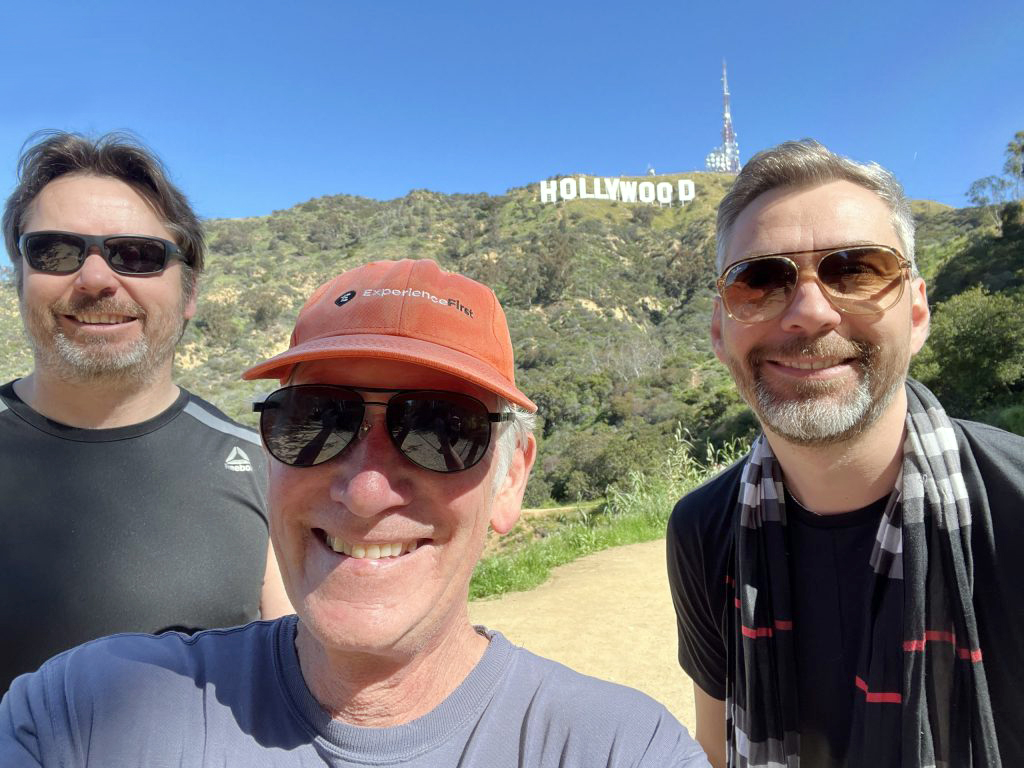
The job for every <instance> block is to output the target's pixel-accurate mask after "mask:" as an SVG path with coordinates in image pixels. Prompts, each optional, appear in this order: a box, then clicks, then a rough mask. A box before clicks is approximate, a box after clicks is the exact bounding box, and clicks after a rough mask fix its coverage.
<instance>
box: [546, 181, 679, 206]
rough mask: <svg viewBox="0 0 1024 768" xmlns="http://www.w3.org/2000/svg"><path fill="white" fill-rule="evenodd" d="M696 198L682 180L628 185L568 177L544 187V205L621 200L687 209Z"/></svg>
mask: <svg viewBox="0 0 1024 768" xmlns="http://www.w3.org/2000/svg"><path fill="white" fill-rule="evenodd" d="M696 196H697V190H696V189H695V188H694V186H693V182H692V181H690V180H689V179H679V181H677V182H676V183H675V184H672V183H671V182H669V181H657V182H655V181H627V180H626V179H610V178H608V177H606V176H605V177H600V176H599V177H595V178H590V177H587V176H578V177H575V178H574V177H572V176H566V177H565V178H564V179H554V180H551V181H542V182H541V183H540V201H541V202H542V203H554V202H557V201H558V200H617V201H620V202H623V203H658V204H659V205H672V203H675V202H678V203H679V204H680V205H685V204H686V203H688V202H690V201H691V200H693V198H694V197H696Z"/></svg>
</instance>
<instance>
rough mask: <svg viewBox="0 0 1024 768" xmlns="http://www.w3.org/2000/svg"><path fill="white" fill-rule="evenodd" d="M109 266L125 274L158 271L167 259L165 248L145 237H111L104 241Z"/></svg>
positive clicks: (161, 244)
mask: <svg viewBox="0 0 1024 768" xmlns="http://www.w3.org/2000/svg"><path fill="white" fill-rule="evenodd" d="M105 244H106V246H107V250H108V253H109V254H110V258H109V262H108V263H109V264H110V268H111V269H113V270H114V271H115V272H122V273H124V274H126V275H145V274H152V273H154V272H160V271H161V270H162V269H163V268H164V264H165V262H166V261H167V248H166V247H165V246H164V244H163V243H161V242H160V241H159V240H151V239H149V238H146V237H112V238H110V239H108V240H107V241H106V243H105Z"/></svg>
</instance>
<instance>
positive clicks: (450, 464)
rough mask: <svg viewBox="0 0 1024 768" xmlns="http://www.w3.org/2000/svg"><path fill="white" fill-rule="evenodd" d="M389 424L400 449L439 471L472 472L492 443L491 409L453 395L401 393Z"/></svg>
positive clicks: (391, 406) (390, 412) (390, 409)
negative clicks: (469, 470)
mask: <svg viewBox="0 0 1024 768" xmlns="http://www.w3.org/2000/svg"><path fill="white" fill-rule="evenodd" d="M387 423H388V431H389V432H390V433H391V439H392V440H393V441H394V443H395V445H396V446H397V447H398V450H400V451H401V452H402V453H403V454H405V456H406V457H407V458H408V459H409V460H410V461H412V462H413V463H414V464H418V465H419V466H421V467H423V468H424V469H432V470H434V471H435V472H458V471H459V470H462V469H469V468H470V467H472V466H473V465H474V464H476V463H477V462H479V461H480V459H482V458H483V456H484V453H486V451H487V446H488V444H489V443H490V441H491V422H490V419H489V417H488V412H487V407H486V406H485V405H484V404H483V403H481V402H480V401H479V400H477V399H475V398H472V397H469V396H468V395H459V394H456V393H453V392H412V393H403V394H400V395H398V396H396V397H394V398H392V399H391V401H390V402H389V403H388V409H387Z"/></svg>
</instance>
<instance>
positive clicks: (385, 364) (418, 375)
mask: <svg viewBox="0 0 1024 768" xmlns="http://www.w3.org/2000/svg"><path fill="white" fill-rule="evenodd" d="M291 383H292V384H338V385H341V386H346V387H352V388H354V389H359V388H361V387H376V388H380V389H440V390H444V391H447V392H461V393H463V394H466V395H472V396H473V397H475V398H476V399H477V400H480V401H481V402H483V403H484V404H486V405H487V407H488V408H494V407H495V405H496V404H497V397H496V396H495V395H494V394H493V393H492V392H489V391H488V390H486V389H483V388H482V387H478V386H477V385H476V384H473V383H472V382H469V381H466V380H465V379H462V378H459V377H458V376H454V375H452V374H450V373H445V372H444V371H438V370H435V369H433V368H427V367H426V366H423V365H416V364H415V363H405V362H401V361H398V360H375V359H371V358H338V359H335V360H314V361H312V362H308V363H299V364H298V365H297V366H296V367H295V373H294V375H293V376H292V381H291Z"/></svg>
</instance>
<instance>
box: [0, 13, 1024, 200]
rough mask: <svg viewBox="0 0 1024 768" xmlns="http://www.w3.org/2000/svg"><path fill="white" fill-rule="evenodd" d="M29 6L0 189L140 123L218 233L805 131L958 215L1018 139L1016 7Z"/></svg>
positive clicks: (16, 62)
mask: <svg viewBox="0 0 1024 768" xmlns="http://www.w3.org/2000/svg"><path fill="white" fill-rule="evenodd" d="M719 6H720V4H719V3H714V4H712V3H710V2H707V3H703V2H702V3H695V2H683V1H681V0H677V2H667V1H662V0H651V1H649V2H643V3H636V4H632V3H625V2H621V1H620V2H598V1H597V0H591V1H590V2H556V1H555V0H549V1H547V2H533V0H525V1H521V2H516V3H503V4H498V3H485V2H479V1H478V2H470V1H468V0H467V1H466V2H444V1H443V0H435V1H434V2H422V0H421V1H420V2H412V1H409V2H404V1H403V2H386V1H384V0H377V1H376V2H369V1H367V2H361V3H355V2H345V1H343V0H333V1H331V2H327V1H324V2H301V1H298V0H297V1H296V2H293V3H287V4H286V3H284V2H280V1H278V2H262V0H249V1H248V2H244V3H243V2H220V1H219V0H207V1H206V2H194V1H193V0H180V1H179V2H175V3H144V2H138V1H137V0H136V1H135V2H115V1H113V0H109V1H108V0H103V1H99V2H74V3H71V2H38V3H27V2H25V3H18V4H14V3H13V2H8V3H4V4H3V5H2V10H0V104H2V105H3V106H2V107H0V192H2V193H3V194H5V195H6V194H7V193H8V192H9V191H10V189H11V187H12V186H13V183H14V167H15V162H16V159H17V155H18V150H19V148H20V146H21V144H22V142H24V140H25V139H26V137H27V136H28V135H29V134H30V133H31V132H33V131H35V130H39V129H43V128H64V129H69V130H76V131H81V132H86V133H99V132H104V131H109V130H122V129H129V130H132V131H134V132H135V133H136V134H138V135H139V136H140V137H141V138H142V139H143V140H144V141H145V142H147V143H148V144H149V145H150V146H151V147H153V148H154V149H155V150H156V151H157V152H158V154H160V155H161V156H162V157H163V159H164V161H165V162H166V163H167V165H168V166H169V168H170V169H171V173H172V176H173V178H174V179H175V180H176V181H177V182H178V183H179V184H180V185H181V187H182V188H183V189H184V190H185V191H186V193H187V194H188V195H189V196H190V197H191V198H192V200H193V202H194V203H195V204H196V207H197V209H198V210H199V212H200V213H201V214H202V215H204V216H207V217H236V216H259V215H265V214H268V213H270V212H271V211H273V210H276V209H281V208H287V207H290V206H292V205H294V204H296V203H299V202H302V201H304V200H307V199H309V198H312V197H318V196H320V195H327V194H339V193H347V194H356V195H365V196H368V197H374V198H379V199H390V198H394V197H400V196H402V195H404V194H405V193H406V192H408V191H409V190H410V189H416V188H428V189H433V190H437V191H440V192H446V193H450V192H489V193H493V194H500V193H502V192H504V191H505V190H506V189H508V188H509V187H514V186H521V185H523V184H527V183H529V182H533V181H537V180H539V179H542V178H546V177H548V176H551V175H554V174H559V173H564V174H568V173H593V174H601V175H618V174H641V173H643V172H644V171H645V170H646V169H647V167H648V165H650V166H653V167H654V168H655V169H656V170H658V171H659V172H675V171H685V170H699V169H701V168H702V167H703V163H704V157H705V155H706V154H707V152H708V151H709V150H711V149H712V148H714V147H715V146H716V145H717V144H718V143H720V140H721V137H720V131H721V84H720V81H719V77H720V67H721V60H722V59H723V58H725V59H728V62H729V84H730V89H731V91H732V102H733V119H734V124H735V127H736V131H737V134H738V137H739V143H740V150H741V157H742V158H743V159H746V158H748V157H749V156H750V155H751V154H752V153H753V152H754V151H756V150H757V149H760V148H764V147H767V146H771V145H773V144H776V143H778V142H779V141H783V140H786V139H791V138H800V137H804V136H812V137H815V138H818V139H820V140H822V141H824V142H825V143H826V144H827V145H829V146H830V147H831V148H833V149H835V150H837V151H839V152H842V153H844V154H848V155H850V156H852V157H854V158H857V159H860V160H875V161H877V162H880V163H882V164H883V165H886V166H888V167H890V168H891V169H893V170H894V171H895V172H896V174H897V176H899V177H900V179H901V180H902V181H903V182H904V185H905V186H906V188H907V191H908V192H909V194H910V195H911V196H912V197H918V198H928V199H932V200H938V201H940V202H944V203H948V204H951V205H964V204H966V203H965V200H964V196H963V193H964V191H965V190H966V189H967V187H968V185H969V184H970V183H971V182H972V181H973V180H975V179H977V178H979V177H982V176H987V175H989V174H993V173H998V172H999V171H1000V170H1001V167H1002V162H1003V150H1004V148H1005V146H1006V144H1007V142H1008V141H1009V140H1010V138H1011V137H1012V136H1013V134H1014V133H1015V132H1016V131H1018V130H1024V3H1021V2H1019V0H1015V1H1014V2H1010V1H1008V0H1000V1H999V2H988V3H979V4H977V5H976V6H971V5H969V4H967V3H964V2H962V0H960V1H958V2H952V1H951V0H932V1H931V2H927V3H926V2H899V0H888V2H875V1H874V0H865V2H860V3H846V2H844V3H829V2H826V0H818V2H813V3H811V2H804V3H789V4H779V3H764V2H758V3H752V2H751V3H747V2H736V3H731V4H729V3H722V4H721V6H720V7H724V8H728V9H729V11H728V13H727V14H726V15H724V16H720V15H719V13H718V12H716V10H715V7H719Z"/></svg>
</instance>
